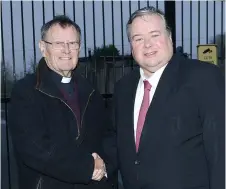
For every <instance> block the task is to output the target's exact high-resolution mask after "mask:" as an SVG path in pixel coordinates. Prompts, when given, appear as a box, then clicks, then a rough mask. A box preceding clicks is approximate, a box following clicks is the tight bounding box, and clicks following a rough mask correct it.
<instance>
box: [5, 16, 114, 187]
mask: <svg viewBox="0 0 226 189" xmlns="http://www.w3.org/2000/svg"><path fill="white" fill-rule="evenodd" d="M41 35H42V36H41V41H40V43H39V47H40V50H41V53H42V56H43V58H42V59H41V60H40V62H39V65H38V68H37V70H36V72H35V73H34V74H29V75H27V76H26V77H24V78H23V79H21V80H19V81H18V82H17V83H16V84H15V86H14V89H13V92H12V95H11V103H10V108H9V128H10V131H11V136H12V141H13V145H14V148H15V152H16V153H15V155H16V160H17V163H18V175H19V188H20V189H34V188H36V189H75V188H76V189H111V188H113V184H114V185H115V186H116V185H117V184H116V183H115V180H116V179H115V176H113V175H114V173H113V172H114V162H115V161H114V160H112V159H111V158H112V157H113V156H114V155H112V153H114V152H112V148H111V146H112V145H111V144H114V137H112V136H113V135H112V134H111V127H110V126H109V122H107V121H106V119H105V118H106V116H105V110H104V103H103V99H102V97H101V95H100V94H99V92H98V91H97V90H95V89H94V88H93V87H92V86H91V85H90V83H89V82H88V81H86V79H84V78H83V77H82V76H80V75H79V73H77V72H76V71H75V68H76V67H77V64H78V58H79V53H80V47H81V29H80V27H79V26H78V25H77V24H76V23H74V22H73V21H72V20H70V19H69V18H68V17H67V16H64V15H61V16H56V17H54V19H53V20H51V21H49V22H47V23H45V24H44V25H43V26H42V28H41ZM113 151H114V150H113ZM106 169H107V170H106ZM112 179H113V180H112Z"/></svg>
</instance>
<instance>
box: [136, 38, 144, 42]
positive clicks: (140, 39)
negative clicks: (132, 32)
mask: <svg viewBox="0 0 226 189" xmlns="http://www.w3.org/2000/svg"><path fill="white" fill-rule="evenodd" d="M142 40H143V39H142V38H137V39H135V41H136V42H139V41H142Z"/></svg>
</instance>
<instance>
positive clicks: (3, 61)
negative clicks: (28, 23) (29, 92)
mask: <svg viewBox="0 0 226 189" xmlns="http://www.w3.org/2000/svg"><path fill="white" fill-rule="evenodd" d="M10 8H11V12H12V7H11V6H10ZM2 17H3V14H2V5H1V38H2V40H1V45H2V63H1V64H2V69H3V83H4V84H3V90H4V94H3V98H4V99H3V102H4V105H5V106H4V108H5V128H6V152H7V168H8V187H9V189H11V188H12V187H11V166H10V154H9V129H8V124H7V123H8V117H7V115H8V114H7V109H8V108H7V100H6V99H7V88H6V87H7V86H6V63H5V55H4V37H3V36H4V35H3V27H2V26H3V18H2ZM11 23H12V18H11ZM12 37H13V36H12Z"/></svg>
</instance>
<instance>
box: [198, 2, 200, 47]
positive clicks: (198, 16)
mask: <svg viewBox="0 0 226 189" xmlns="http://www.w3.org/2000/svg"><path fill="white" fill-rule="evenodd" d="M198 44H200V1H198Z"/></svg>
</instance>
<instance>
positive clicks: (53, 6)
mask: <svg viewBox="0 0 226 189" xmlns="http://www.w3.org/2000/svg"><path fill="white" fill-rule="evenodd" d="M52 8H53V17H54V16H55V2H54V1H52Z"/></svg>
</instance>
